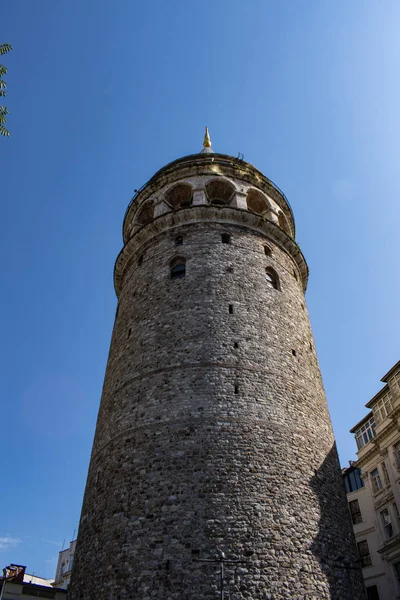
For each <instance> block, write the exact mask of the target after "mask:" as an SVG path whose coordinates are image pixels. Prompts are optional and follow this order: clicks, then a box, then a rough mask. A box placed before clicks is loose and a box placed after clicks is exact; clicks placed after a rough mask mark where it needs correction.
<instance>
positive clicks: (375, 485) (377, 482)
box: [370, 467, 383, 494]
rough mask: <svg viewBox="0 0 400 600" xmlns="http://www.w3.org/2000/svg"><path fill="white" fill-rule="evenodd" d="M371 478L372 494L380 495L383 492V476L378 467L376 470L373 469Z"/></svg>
mask: <svg viewBox="0 0 400 600" xmlns="http://www.w3.org/2000/svg"><path fill="white" fill-rule="evenodd" d="M370 476H371V485H372V493H373V494H378V493H379V492H380V491H381V490H383V484H382V479H381V474H380V472H379V469H378V467H376V468H375V469H372V471H371V473H370Z"/></svg>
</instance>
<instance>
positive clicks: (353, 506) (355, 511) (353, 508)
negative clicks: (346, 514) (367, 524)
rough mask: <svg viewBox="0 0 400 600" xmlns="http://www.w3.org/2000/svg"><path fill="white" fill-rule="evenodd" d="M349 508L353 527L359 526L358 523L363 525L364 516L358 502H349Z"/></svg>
mask: <svg viewBox="0 0 400 600" xmlns="http://www.w3.org/2000/svg"><path fill="white" fill-rule="evenodd" d="M349 508H350V514H351V520H352V522H353V525H357V523H362V515H361V510H360V505H359V503H358V500H352V501H351V502H349Z"/></svg>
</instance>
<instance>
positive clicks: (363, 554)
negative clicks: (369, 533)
mask: <svg viewBox="0 0 400 600" xmlns="http://www.w3.org/2000/svg"><path fill="white" fill-rule="evenodd" d="M357 548H358V554H359V556H360V562H361V566H362V568H363V569H364V568H365V567H370V566H371V565H372V560H371V555H370V553H369V549H368V542H367V540H362V542H358V543H357Z"/></svg>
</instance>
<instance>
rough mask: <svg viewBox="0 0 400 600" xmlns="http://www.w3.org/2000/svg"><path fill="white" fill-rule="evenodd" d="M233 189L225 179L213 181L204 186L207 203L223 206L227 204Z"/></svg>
mask: <svg viewBox="0 0 400 600" xmlns="http://www.w3.org/2000/svg"><path fill="white" fill-rule="evenodd" d="M234 191H235V187H234V186H233V184H232V183H229V181H226V180H225V179H213V180H212V181H209V182H208V183H207V185H206V192H207V197H208V199H209V201H210V202H211V203H212V204H219V205H220V206H224V205H227V204H229V202H230V200H231V198H232V195H233V192H234Z"/></svg>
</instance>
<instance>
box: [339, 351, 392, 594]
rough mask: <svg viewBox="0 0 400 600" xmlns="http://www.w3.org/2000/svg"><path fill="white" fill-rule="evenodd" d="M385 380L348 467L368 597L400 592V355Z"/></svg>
mask: <svg viewBox="0 0 400 600" xmlns="http://www.w3.org/2000/svg"><path fill="white" fill-rule="evenodd" d="M381 381H382V382H383V383H385V385H384V387H383V388H382V389H381V390H380V391H379V392H378V393H377V394H376V395H375V396H374V397H373V398H372V399H371V400H370V401H369V402H368V403H367V404H366V407H367V408H368V409H369V412H368V414H367V415H365V417H364V418H363V419H362V420H361V421H360V422H359V423H357V424H356V425H355V426H354V427H353V428H352V429H351V432H352V433H354V435H355V438H356V443H357V448H358V450H357V456H358V460H357V462H355V463H351V465H350V467H349V468H348V469H345V470H344V473H343V475H344V482H345V485H346V491H347V498H348V502H349V510H350V514H351V518H352V521H353V527H354V533H355V536H356V541H357V547H358V552H359V555H360V561H361V565H362V567H363V576H364V581H365V586H366V589H367V595H368V600H393V599H395V598H400V517H399V507H400V361H399V362H397V363H396V364H395V365H394V366H393V367H392V368H391V369H390V371H389V372H388V373H386V375H385V376H384V377H382V380H381ZM360 476H361V479H360Z"/></svg>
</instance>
